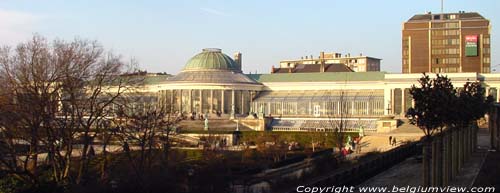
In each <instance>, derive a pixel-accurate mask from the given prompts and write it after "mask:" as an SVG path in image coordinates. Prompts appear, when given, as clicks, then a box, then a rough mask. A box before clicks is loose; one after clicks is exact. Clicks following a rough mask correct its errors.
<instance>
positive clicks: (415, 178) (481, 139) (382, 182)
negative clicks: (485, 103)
mask: <svg viewBox="0 0 500 193" xmlns="http://www.w3.org/2000/svg"><path fill="white" fill-rule="evenodd" d="M488 144H489V133H488V130H487V129H484V128H482V129H480V130H479V132H478V146H479V149H478V151H476V152H475V153H473V154H472V155H471V158H470V160H469V161H467V162H466V163H465V164H464V167H463V168H462V169H461V170H460V173H459V175H458V176H457V177H455V179H453V180H452V181H451V182H450V185H452V186H471V185H473V184H472V182H473V181H474V178H476V176H478V173H479V171H480V169H481V166H482V163H483V160H485V157H486V154H487V149H488ZM497 158H498V160H500V155H499V156H498V157H497ZM498 163H499V162H498V161H497V162H496V163H494V161H491V164H496V168H500V166H499V165H498ZM485 170H487V169H485ZM482 172H485V176H484V178H487V175H489V174H491V173H493V172H487V171H483V170H482ZM495 174H496V175H497V176H498V175H500V173H499V172H495ZM478 179H479V177H478ZM481 179H483V178H481ZM477 181H480V180H476V182H477ZM490 181H495V182H496V183H499V182H500V180H499V178H498V177H496V178H493V179H490ZM482 182H486V181H482ZM420 185H422V163H421V161H419V160H417V159H416V158H414V157H410V158H408V159H406V160H405V161H403V162H401V163H399V164H397V165H395V166H393V167H391V168H390V169H388V170H387V171H385V172H382V173H380V174H378V175H376V176H374V177H372V178H370V179H368V180H366V181H365V182H364V183H362V184H360V185H359V186H358V187H363V186H365V187H366V186H372V187H373V186H377V187H388V188H392V187H393V186H399V187H406V186H420Z"/></svg>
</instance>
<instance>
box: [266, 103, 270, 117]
mask: <svg viewBox="0 0 500 193" xmlns="http://www.w3.org/2000/svg"><path fill="white" fill-rule="evenodd" d="M267 114H268V115H269V114H271V102H267Z"/></svg>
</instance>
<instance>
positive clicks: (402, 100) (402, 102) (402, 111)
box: [401, 88, 406, 116]
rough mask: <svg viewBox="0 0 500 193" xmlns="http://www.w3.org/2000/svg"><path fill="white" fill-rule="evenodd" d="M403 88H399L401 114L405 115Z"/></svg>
mask: <svg viewBox="0 0 500 193" xmlns="http://www.w3.org/2000/svg"><path fill="white" fill-rule="evenodd" d="M405 102H406V100H405V88H401V115H403V116H404V115H405V114H406V108H405V106H406V105H405Z"/></svg>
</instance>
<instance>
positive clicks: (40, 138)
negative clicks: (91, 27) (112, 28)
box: [0, 35, 133, 184]
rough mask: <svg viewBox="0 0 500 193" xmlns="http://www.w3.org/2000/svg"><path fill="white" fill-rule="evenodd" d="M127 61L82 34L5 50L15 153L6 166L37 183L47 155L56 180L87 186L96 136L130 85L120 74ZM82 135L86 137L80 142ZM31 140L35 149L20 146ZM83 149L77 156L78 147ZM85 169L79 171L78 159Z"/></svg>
mask: <svg viewBox="0 0 500 193" xmlns="http://www.w3.org/2000/svg"><path fill="white" fill-rule="evenodd" d="M125 67H126V64H125V63H124V62H122V60H121V58H120V57H119V56H115V55H113V54H110V53H106V52H105V51H104V49H103V48H102V46H100V45H99V44H98V43H97V42H95V41H88V40H81V39H75V40H74V41H71V42H66V41H63V40H55V41H53V42H51V43H49V42H48V41H47V40H46V39H44V38H43V37H41V36H38V35H35V36H34V37H33V39H32V40H30V41H28V42H26V43H21V44H19V45H18V46H17V47H16V48H15V49H11V48H9V47H3V48H2V49H1V50H0V73H1V76H0V77H1V78H0V81H1V84H0V85H2V87H3V89H2V93H1V95H2V98H3V99H4V100H1V102H0V112H1V113H3V114H4V115H6V116H2V119H1V120H0V128H4V129H3V130H4V131H3V132H2V135H1V137H2V139H1V140H2V142H3V143H5V144H6V145H5V146H6V147H7V148H4V149H5V150H4V151H7V152H8V156H0V157H1V158H0V162H1V164H2V165H1V167H2V168H7V169H8V172H9V173H11V174H13V175H15V176H16V177H17V178H19V179H22V180H24V181H26V182H30V183H34V184H36V183H37V180H38V171H37V168H38V164H39V163H41V160H39V157H40V156H44V157H46V160H47V162H48V164H49V165H50V170H51V172H52V178H53V179H54V180H55V181H56V182H60V181H68V180H72V181H74V182H76V183H79V182H80V181H81V179H82V177H83V176H84V175H85V172H86V166H87V165H88V155H87V152H88V149H89V147H90V146H91V145H92V138H93V137H95V135H96V134H97V133H98V131H99V129H100V128H101V127H102V126H104V125H105V124H104V123H105V120H106V117H107V116H108V115H109V113H110V110H109V109H110V108H109V107H110V106H111V105H112V104H113V101H115V100H116V99H117V98H118V97H119V96H121V95H122V93H124V92H126V90H127V89H128V88H131V87H133V84H130V83H131V81H129V80H128V78H124V77H123V76H120V75H121V74H123V73H124V72H125V70H126V69H125ZM78 136H80V137H81V138H82V139H83V140H82V141H75V139H76V137H78ZM23 143H27V146H28V147H29V150H28V151H27V152H26V153H25V152H21V151H19V148H16V147H18V146H19V145H22V144H23ZM77 143H78V144H79V145H81V146H82V148H81V153H80V154H79V155H78V154H75V153H76V152H75V150H74V149H75V147H76V146H75V144H77ZM74 156H78V157H79V161H78V162H76V163H78V164H79V165H78V172H77V173H76V174H75V175H74V176H72V175H71V174H70V171H71V170H70V169H71V168H72V167H73V166H74V163H73V160H74V159H72V157H74Z"/></svg>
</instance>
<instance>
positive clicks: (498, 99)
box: [496, 87, 500, 102]
mask: <svg viewBox="0 0 500 193" xmlns="http://www.w3.org/2000/svg"><path fill="white" fill-rule="evenodd" d="M496 89H497V98H496V102H500V88H499V87H496Z"/></svg>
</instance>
